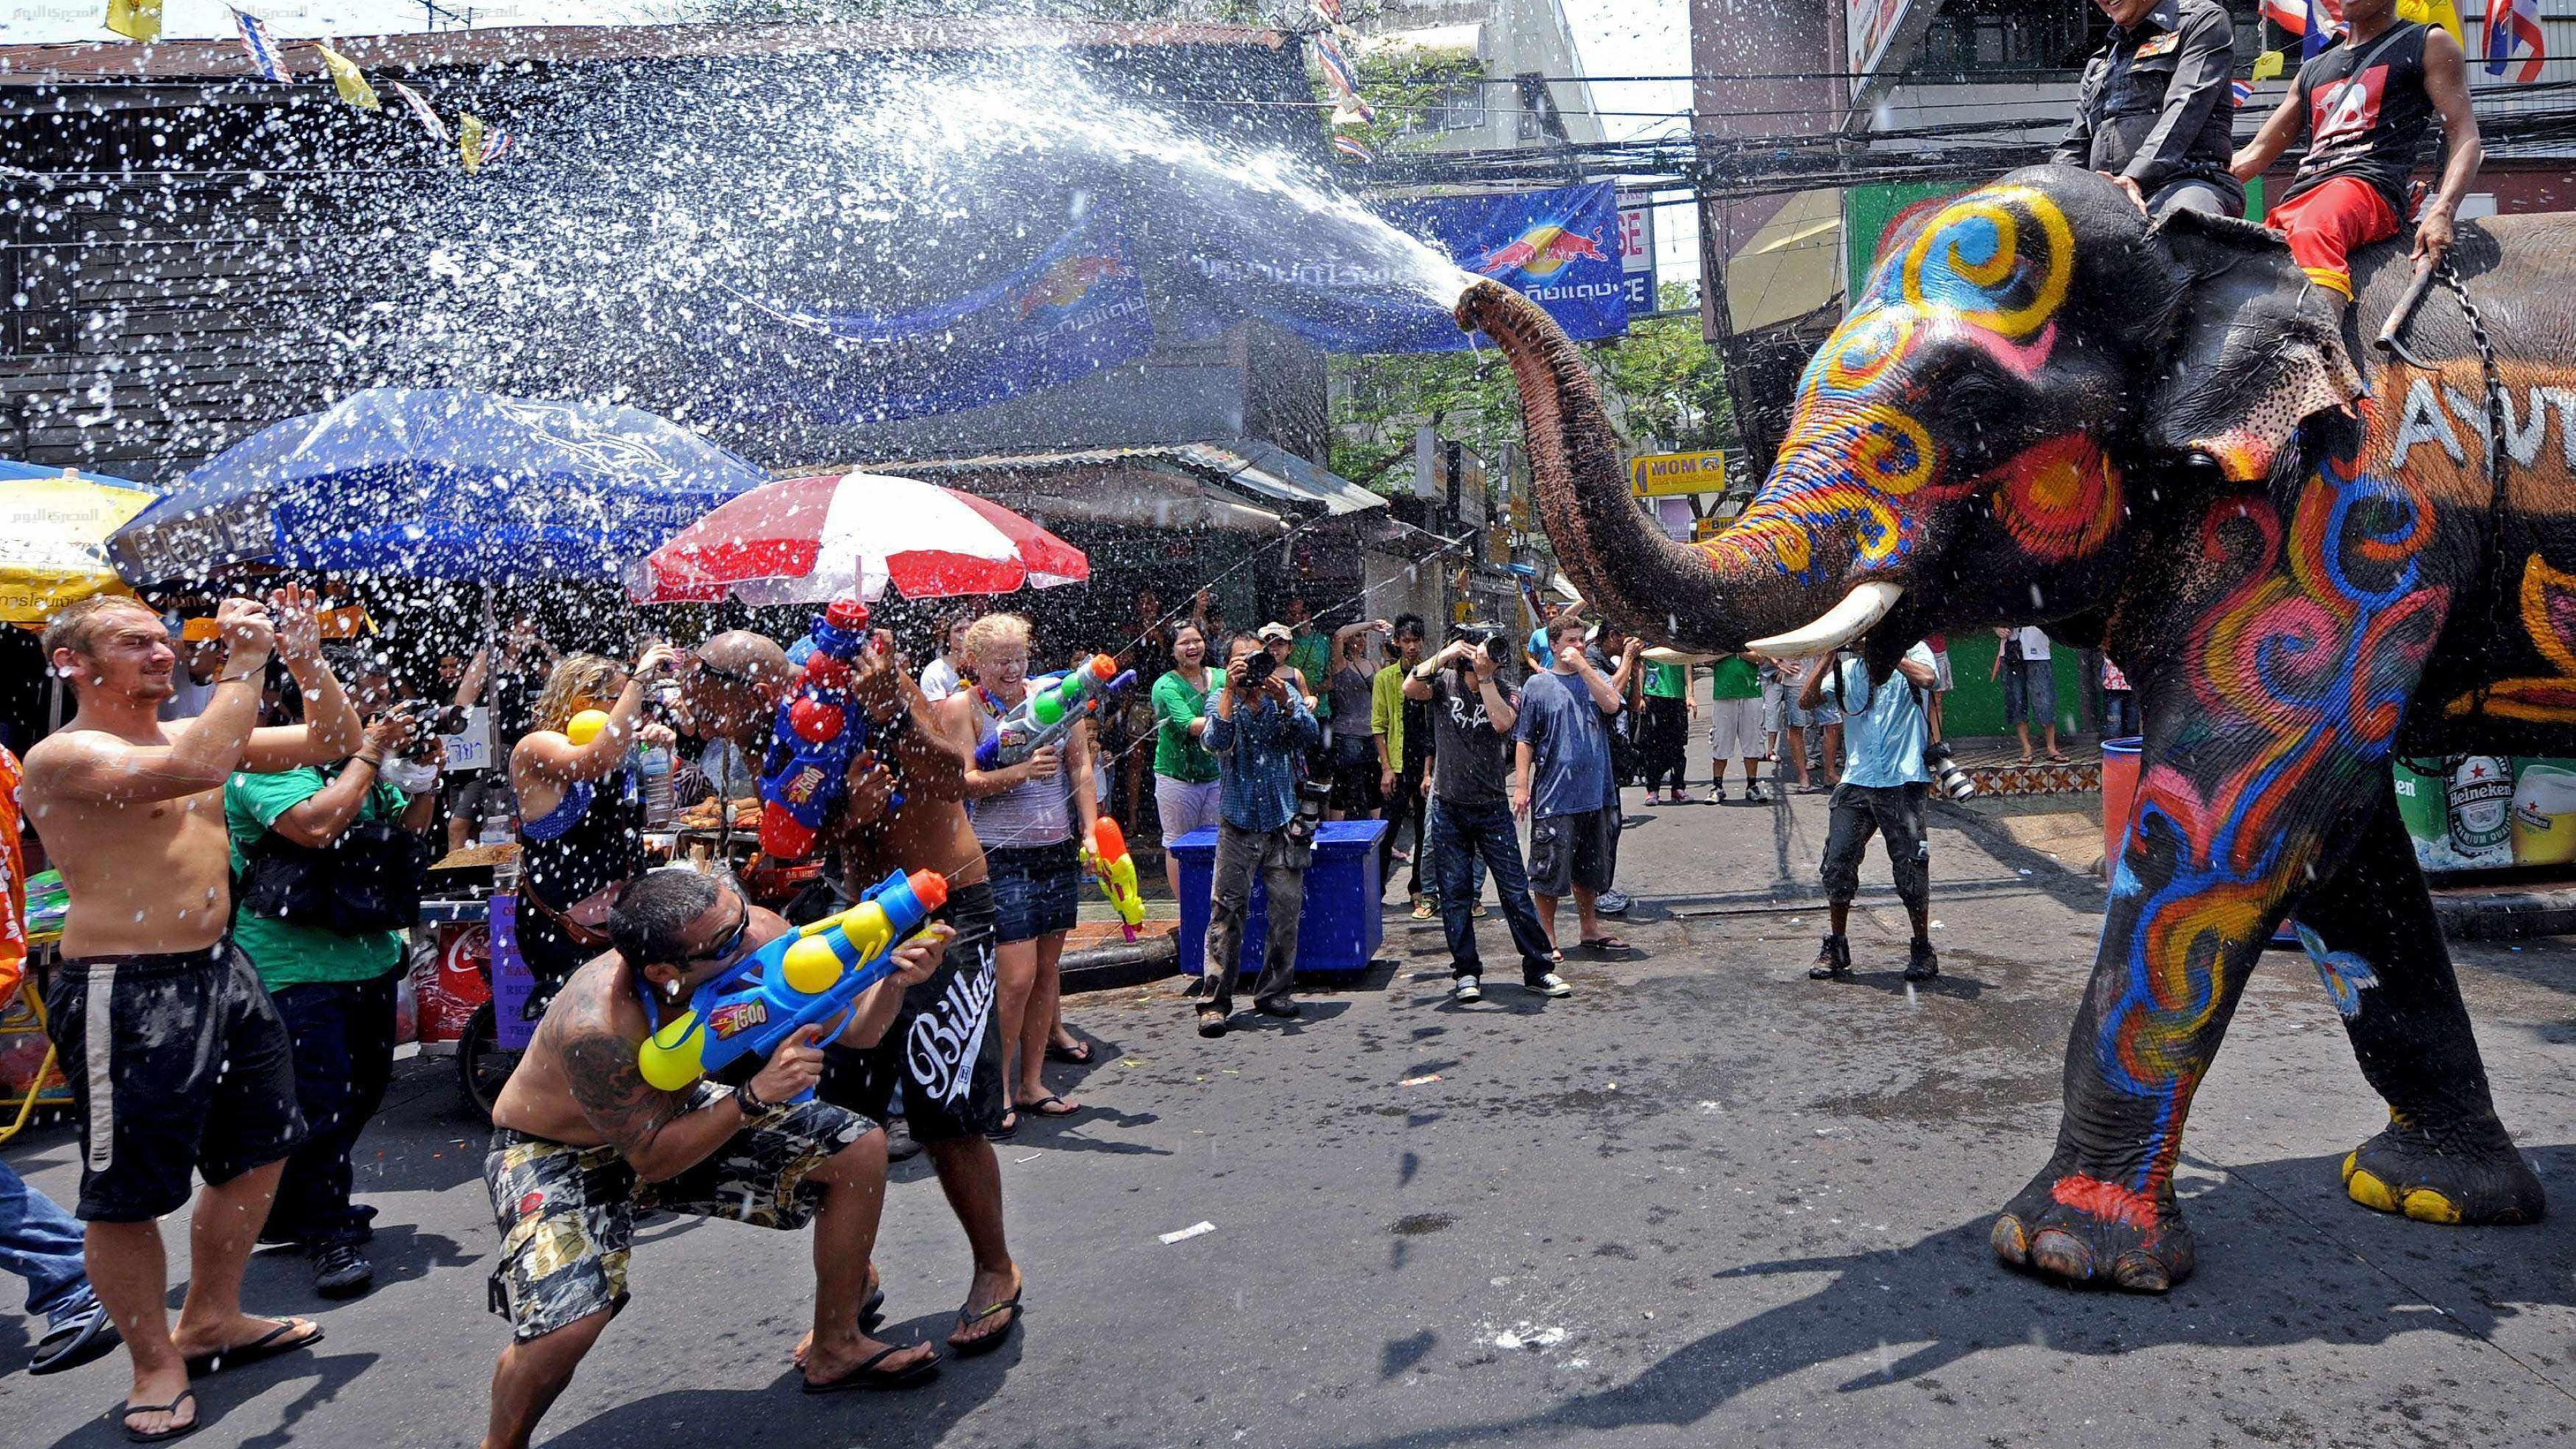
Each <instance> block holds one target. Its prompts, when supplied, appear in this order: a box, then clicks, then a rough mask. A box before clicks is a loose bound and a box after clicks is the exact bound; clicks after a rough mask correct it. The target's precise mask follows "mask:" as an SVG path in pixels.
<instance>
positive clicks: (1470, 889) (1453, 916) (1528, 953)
mask: <svg viewBox="0 0 2576 1449" xmlns="http://www.w3.org/2000/svg"><path fill="white" fill-rule="evenodd" d="M1430 850H1431V863H1432V868H1433V870H1434V871H1435V872H1436V876H1435V878H1436V879H1437V880H1438V881H1439V882H1440V929H1441V934H1443V935H1445V936H1447V937H1448V938H1449V973H1450V974H1451V975H1452V976H1482V975H1484V974H1485V962H1484V957H1483V955H1482V954H1481V953H1479V952H1478V951H1477V949H1476V918H1475V915H1474V911H1475V909H1476V898H1477V897H1478V896H1479V895H1481V894H1483V891H1482V888H1481V887H1480V886H1478V885H1476V884H1473V883H1472V880H1471V877H1472V876H1473V873H1474V870H1475V866H1476V864H1477V863H1478V862H1482V863H1483V865H1484V868H1485V869H1487V870H1490V871H1492V872H1493V873H1494V888H1495V890H1496V892H1497V893H1498V894H1500V895H1501V896H1502V898H1503V919H1504V921H1505V922H1507V923H1508V924H1509V925H1510V926H1511V931H1512V945H1513V947H1514V948H1516V949H1517V950H1519V952H1520V953H1521V979H1522V980H1524V981H1536V980H1537V979H1538V978H1540V977H1542V976H1545V975H1546V974H1547V973H1548V972H1550V971H1552V970H1554V969H1556V967H1555V963H1554V962H1552V961H1550V960H1549V959H1548V956H1549V954H1550V950H1549V947H1548V944H1547V932H1546V931H1545V930H1544V929H1542V928H1541V927H1540V925H1539V923H1538V906H1537V905H1536V904H1535V903H1533V902H1532V901H1531V900H1530V893H1529V875H1528V873H1527V872H1526V871H1524V870H1523V869H1522V868H1521V840H1520V830H1519V827H1518V826H1516V825H1515V824H1514V823H1513V821H1512V811H1511V807H1510V806H1508V805H1505V804H1503V803H1502V802H1500V801H1496V802H1495V803H1494V804H1491V805H1481V806H1480V805H1459V804H1456V803H1454V802H1452V801H1448V800H1441V799H1436V798H1435V799H1434V800H1433V801H1432V802H1431V845H1430Z"/></svg>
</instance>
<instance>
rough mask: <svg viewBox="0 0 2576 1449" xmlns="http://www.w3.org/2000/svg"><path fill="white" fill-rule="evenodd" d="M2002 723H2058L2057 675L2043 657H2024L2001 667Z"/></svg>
mask: <svg viewBox="0 0 2576 1449" xmlns="http://www.w3.org/2000/svg"><path fill="white" fill-rule="evenodd" d="M2004 723H2005V724H2008V725H2018V724H2034V725H2052V724H2055V723H2057V676H2056V674H2054V673H2053V672H2052V666H2051V664H2050V662H2049V661H2048V660H2045V659H2024V660H2019V661H2016V662H2009V663H2007V664H2005V666H2004Z"/></svg>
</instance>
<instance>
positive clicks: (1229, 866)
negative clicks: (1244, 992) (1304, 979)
mask: <svg viewBox="0 0 2576 1449" xmlns="http://www.w3.org/2000/svg"><path fill="white" fill-rule="evenodd" d="M1271 657H1272V656H1271V654H1270V653H1268V652H1267V651H1265V650H1264V648H1263V646H1262V644H1261V641H1259V640H1257V639H1255V638H1253V637H1252V636H1251V635H1248V634H1238V635H1236V636H1235V638H1234V641H1233V642H1232V643H1231V644H1229V645H1227V646H1226V667H1225V688H1224V689H1222V690H1220V691H1218V692H1217V695H1216V699H1215V702H1214V705H1213V707H1212V708H1211V709H1210V710H1209V712H1208V727H1207V736H1206V744H1207V748H1208V753H1210V754H1212V755H1215V756H1216V760H1217V769H1218V772H1219V773H1218V776H1217V778H1218V781H1219V783H1220V791H1219V793H1220V796H1221V803H1220V804H1219V806H1218V809H1217V823H1216V879H1215V880H1214V882H1213V883H1212V884H1211V891H1212V893H1213V896H1214V899H1213V902H1212V904H1211V908H1210V910H1209V913H1208V933H1207V952H1206V955H1205V958H1204V959H1205V961H1206V963H1207V964H1206V971H1207V979H1206V986H1205V991H1206V995H1204V996H1203V997H1201V998H1200V1001H1199V1035H1201V1036H1211V1037H1212V1036H1223V1035H1225V1030H1226V1022H1227V1020H1228V1018H1230V1017H1232V1016H1233V1015H1234V983H1235V977H1236V976H1237V975H1238V974H1239V972H1240V970H1241V967H1242V964H1243V918H1244V915H1245V913H1246V911H1247V910H1248V909H1249V908H1250V906H1251V901H1252V876H1253V872H1255V871H1259V872H1260V873H1261V881H1262V884H1263V885H1264V886H1266V887H1267V888H1268V890H1269V893H1270V904H1269V919H1270V936H1269V940H1268V942H1267V943H1266V945H1265V947H1264V949H1263V952H1262V961H1261V979H1260V980H1259V981H1258V982H1257V983H1255V985H1254V986H1253V990H1252V1009H1253V1010H1255V1011H1258V1012H1260V1013H1261V1014H1262V1015H1264V1016H1278V1017H1290V1018H1293V1017H1295V1016H1296V1015H1297V1014H1298V1008H1297V1003H1296V1002H1295V1001H1293V1000H1291V999H1290V998H1289V995H1288V988H1289V986H1290V985H1292V984H1293V983H1294V982H1295V980H1296V977H1297V924H1298V922H1297V917H1298V914H1299V912H1300V911H1301V910H1302V909H1303V908H1304V906H1305V902H1306V866H1307V863H1308V862H1309V861H1310V860H1311V859H1312V858H1313V844H1314V842H1313V839H1312V837H1311V836H1309V837H1308V838H1306V839H1298V838H1295V837H1294V836H1292V834H1291V833H1290V831H1289V828H1288V827H1289V824H1290V822H1291V821H1293V820H1295V819H1296V818H1297V805H1298V800H1297V758H1298V756H1300V755H1302V754H1303V753H1305V752H1306V751H1307V750H1310V749H1312V748H1314V745H1315V741H1316V739H1317V737H1318V731H1317V730H1316V727H1315V716H1314V714H1313V713H1312V712H1311V711H1309V710H1308V709H1307V708H1306V701H1305V699H1304V697H1303V696H1302V695H1301V694H1300V692H1299V691H1298V689H1297V687H1296V686H1294V685H1293V684H1291V683H1290V682H1289V681H1288V679H1287V678H1286V677H1285V676H1286V674H1287V670H1286V668H1285V667H1284V666H1281V665H1277V664H1272V665H1270V666H1268V667H1264V666H1262V665H1261V664H1259V663H1257V662H1256V661H1259V660H1265V659H1269V658H1271Z"/></svg>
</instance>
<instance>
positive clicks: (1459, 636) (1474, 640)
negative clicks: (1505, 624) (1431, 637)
mask: <svg viewBox="0 0 2576 1449" xmlns="http://www.w3.org/2000/svg"><path fill="white" fill-rule="evenodd" d="M1449 637H1450V638H1451V639H1452V640H1454V641H1456V642H1458V643H1462V644H1472V645H1474V646H1476V647H1477V648H1479V649H1482V650H1484V651H1485V657H1486V658H1488V659H1491V660H1492V661H1494V663H1495V665H1496V666H1497V667H1499V666H1501V665H1505V664H1509V663H1511V662H1512V639H1511V634H1510V632H1509V631H1508V630H1505V629H1501V628H1498V627H1496V626H1495V625H1492V624H1457V625H1453V626H1451V628H1450V630H1449Z"/></svg>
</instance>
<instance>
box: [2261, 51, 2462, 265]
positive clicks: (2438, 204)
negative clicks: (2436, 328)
mask: <svg viewBox="0 0 2576 1449" xmlns="http://www.w3.org/2000/svg"><path fill="white" fill-rule="evenodd" d="M2344 19H2345V21H2346V22H2347V24H2348V29H2347V30H2346V32H2345V35H2344V40H2343V43H2342V44H2340V45H2337V46H2335V47H2334V48H2332V49H2330V50H2327V51H2325V52H2323V53H2322V54H2320V55H2318V56H2317V57H2316V58H2315V59H2313V60H2310V61H2309V62H2308V63H2307V64H2305V65H2303V66H2301V67H2299V77H2298V80H2297V82H2296V83H2295V84H2293V85H2292V86H2291V87H2290V93H2289V95H2288V96H2286V97H2284V98H2283V99H2282V101H2281V108H2280V109H2279V110H2276V111H2274V112H2273V113H2272V114H2271V117H2270V118H2269V119H2267V120H2265V121H2264V122H2263V129H2262V130H2260V131H2258V132H2256V133H2255V136H2254V139H2253V140H2252V141H2250V142H2248V143H2247V144H2246V146H2245V148H2244V149H2243V150H2241V151H2238V152H2237V153H2236V159H2235V161H2234V162H2233V163H2232V165H2231V166H2230V168H2229V169H2231V170H2232V171H2233V172H2234V173H2235V174H2236V176H2237V178H2238V179H2239V180H2252V179H2253V178H2254V177H2256V176H2260V175H2262V174H2263V172H2264V170H2265V169H2266V168H2268V167H2269V166H2271V164H2272V163H2273V162H2274V161H2275V160H2277V159H2279V157H2280V155H2281V153H2282V152H2283V151H2285V150H2287V149H2288V148H2289V145H2290V143H2291V142H2293V141H2295V140H2297V139H2299V137H2300V136H2301V135H2302V134H2304V135H2306V136H2307V138H2308V152H2307V155H2306V157H2305V158H2304V159H2302V160H2301V161H2300V162H2299V169H2298V173H2297V175H2296V176H2295V177H2293V178H2292V180H2291V182H2290V186H2289V189H2288V190H2287V191H2286V192H2284V193H2283V194H2282V197H2281V199H2280V200H2279V201H2277V202H2275V203H2273V205H2272V207H2271V214H2270V216H2269V217H2267V218H2266V224H2268V225H2269V226H2270V227H2271V228H2272V229H2273V230H2275V231H2278V232H2280V233H2281V234H2282V235H2283V236H2284V237H2286V238H2287V239H2288V241H2289V243H2290V255H2291V256H2292V257H2294V258H2296V259H2297V260H2298V263H2299V269H2300V270H2301V271H2303V272H2306V273H2307V274H2308V280H2310V281H2312V282H2314V283H2316V284H2317V285H2318V286H2320V287H2328V288H2331V289H2333V290H2334V291H2336V292H2340V293H2342V294H2343V297H2344V300H2345V301H2347V302H2349V301H2350V300H2352V262H2351V257H2352V252H2353V250H2354V249H2355V248H2357V247H2362V246H2367V245H2369V244H2370V243H2372V242H2379V241H2386V240H2387V239H2388V238H2390V237H2393V236H2395V235H2397V233H2398V230H2399V228H2401V227H2403V226H2404V225H2405V216H2406V207H2407V196H2406V183H2407V177H2408V176H2409V175H2410V174H2411V173H2412V172H2413V171H2414V169H2415V158H2416V157H2417V156H2418V155H2420V154H2421V153H2422V151H2423V149H2424V135H2425V132H2426V131H2428V130H2429V129H2431V126H2432V121H2433V117H2434V116H2435V115H2436V114H2438V115H2440V116H2441V118H2442V130H2443V134H2444V136H2445V138H2446V147H2445V152H2446V154H2445V155H2444V158H2443V162H2442V185H2441V189H2440V191H2439V192H2437V193H2436V194H2435V195H2434V197H2433V198H2432V199H2431V200H2430V201H2427V202H2426V203H2425V204H2424V212H2423V215H2422V216H2421V217H2420V218H2418V219H2417V221H2416V225H2415V258H2416V264H2417V265H2418V266H2430V265H2434V264H2437V263H2439V262H2440V261H2441V259H2442V256H2443V254H2444V253H2446V252H2448V251H2449V250H2450V249H2451V224H2452V219H2453V217H2454V216H2456V215H2457V213H2458V211H2459V207H2460V199H2461V198H2462V197H2464V196H2466V195H2467V194H2468V190H2469V186H2470V184H2471V183H2472V182H2474V181H2476V180H2477V175H2478V165H2479V163H2480V162H2482V161H2483V160H2484V159H2485V153H2484V151H2482V150H2481V149H2480V147H2479V145H2478V122H2477V117H2476V116H2475V115H2474V114H2473V113H2472V112H2471V111H2470V109H2469V81H2468V73H2467V66H2466V65H2465V63H2464V62H2463V60H2462V58H2461V55H2460V43H2459V42H2458V41H2456V40H2454V39H2452V38H2451V36H2450V34H2449V32H2447V31H2443V30H2438V29H2435V28H2433V27H2431V26H2427V25H2418V24H2416V23H2414V22H2412V21H2402V20H2399V19H2398V18H2397V0H2346V3H2345V5H2344Z"/></svg>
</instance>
